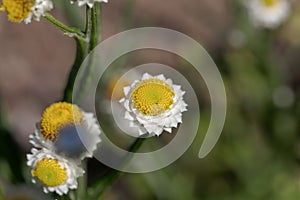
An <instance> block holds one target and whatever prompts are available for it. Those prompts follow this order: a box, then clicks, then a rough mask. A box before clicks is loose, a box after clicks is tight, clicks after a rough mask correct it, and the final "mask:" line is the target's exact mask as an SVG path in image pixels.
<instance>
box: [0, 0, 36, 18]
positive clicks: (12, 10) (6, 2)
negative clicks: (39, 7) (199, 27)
mask: <svg viewBox="0 0 300 200" xmlns="http://www.w3.org/2000/svg"><path fill="white" fill-rule="evenodd" d="M33 3H34V1H33V0H3V1H2V5H1V8H0V10H1V11H6V12H7V16H8V20H10V21H12V22H18V23H20V22H21V21H23V20H24V19H25V18H26V17H27V16H28V14H29V13H30V12H31V7H32V6H33Z"/></svg>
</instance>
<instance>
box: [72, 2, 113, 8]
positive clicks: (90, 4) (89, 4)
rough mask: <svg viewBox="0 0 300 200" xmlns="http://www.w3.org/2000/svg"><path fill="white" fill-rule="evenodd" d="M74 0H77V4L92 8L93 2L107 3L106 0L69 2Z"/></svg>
mask: <svg viewBox="0 0 300 200" xmlns="http://www.w3.org/2000/svg"><path fill="white" fill-rule="evenodd" d="M74 2H77V4H78V6H83V5H88V6H89V7H90V8H92V7H93V6H94V3H95V2H104V3H108V0H71V3H74Z"/></svg>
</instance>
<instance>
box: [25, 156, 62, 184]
mask: <svg viewBox="0 0 300 200" xmlns="http://www.w3.org/2000/svg"><path fill="white" fill-rule="evenodd" d="M31 174H32V176H33V177H37V178H38V179H39V180H40V181H41V182H42V183H43V184H44V185H47V186H49V187H55V186H58V185H61V184H63V183H64V182H65V181H66V180H67V170H66V169H65V168H62V167H61V165H60V164H59V163H58V162H57V160H54V159H49V158H44V159H42V160H40V161H38V163H37V164H36V167H35V169H34V170H32V171H31Z"/></svg>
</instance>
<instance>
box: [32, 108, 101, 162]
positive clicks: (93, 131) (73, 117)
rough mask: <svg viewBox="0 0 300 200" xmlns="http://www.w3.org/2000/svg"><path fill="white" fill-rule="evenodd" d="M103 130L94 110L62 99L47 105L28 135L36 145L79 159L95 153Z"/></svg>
mask: <svg viewBox="0 0 300 200" xmlns="http://www.w3.org/2000/svg"><path fill="white" fill-rule="evenodd" d="M100 133H101V131H100V128H99V125H98V124H97V122H96V119H95V118H94V115H93V114H92V113H86V112H83V111H82V110H81V109H80V108H79V107H78V106H76V105H73V104H70V103H66V102H59V103H54V104H52V105H50V106H49V107H48V108H46V110H45V111H44V112H43V114H42V117H41V120H40V122H39V123H37V127H36V130H35V132H34V133H32V134H31V135H30V136H29V138H30V143H31V144H32V145H33V146H34V147H36V148H47V149H50V150H52V151H53V152H55V153H57V154H59V155H62V156H65V157H66V158H72V159H75V160H77V161H78V162H80V161H81V160H83V159H84V158H86V157H92V156H93V151H95V150H96V148H97V144H98V143H99V142H100V141H101V139H100Z"/></svg>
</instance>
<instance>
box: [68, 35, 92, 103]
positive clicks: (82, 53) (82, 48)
mask: <svg viewBox="0 0 300 200" xmlns="http://www.w3.org/2000/svg"><path fill="white" fill-rule="evenodd" d="M86 46H87V44H86V43H85V42H84V41H82V40H79V39H78V38H77V39H76V57H75V61H74V64H73V67H72V69H71V72H70V74H69V78H68V82H67V85H66V87H65V91H64V97H63V100H64V101H67V102H72V93H73V86H74V82H75V79H76V76H77V73H78V71H79V68H80V66H81V64H82V62H83V60H84V58H85V57H86V55H87V50H86Z"/></svg>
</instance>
